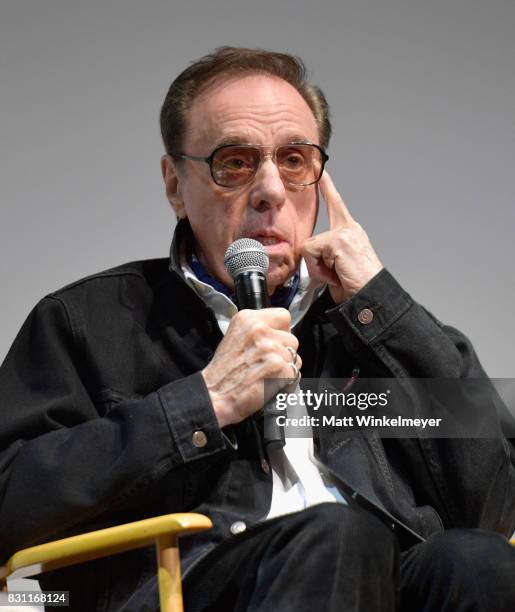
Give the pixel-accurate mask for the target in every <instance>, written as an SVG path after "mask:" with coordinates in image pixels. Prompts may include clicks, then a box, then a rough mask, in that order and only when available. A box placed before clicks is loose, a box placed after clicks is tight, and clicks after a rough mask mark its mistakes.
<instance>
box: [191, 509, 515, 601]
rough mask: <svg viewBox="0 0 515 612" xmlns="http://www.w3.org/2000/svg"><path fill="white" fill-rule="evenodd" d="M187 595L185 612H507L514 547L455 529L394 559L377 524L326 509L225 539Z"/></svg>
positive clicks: (362, 515)
mask: <svg viewBox="0 0 515 612" xmlns="http://www.w3.org/2000/svg"><path fill="white" fill-rule="evenodd" d="M183 589H184V599H185V610H186V612H201V611H202V612H244V611H245V612H257V611H259V612H290V611H291V612H304V611H306V612H313V611H320V612H322V611H323V612H337V611H338V612H357V611H358V610H359V611H363V612H393V611H399V612H461V611H463V612H465V611H467V612H473V611H482V612H504V611H506V612H513V611H514V610H515V547H513V548H512V547H511V546H510V545H509V544H508V542H507V541H506V540H505V539H504V538H503V537H502V536H500V535H499V534H495V533H492V532H488V531H483V530H479V529H453V530H449V531H446V532H443V533H439V534H435V535H433V536H432V537H431V538H429V539H428V541H427V542H425V543H423V544H419V545H417V546H414V547H413V548H411V549H409V550H408V551H406V552H403V553H399V549H398V544H397V540H396V538H395V536H394V535H393V534H392V532H391V531H390V530H389V529H388V528H387V527H386V526H385V525H384V524H383V523H382V522H381V521H380V520H379V519H378V518H376V517H375V516H373V515H371V514H369V513H368V512H366V511H364V510H361V509H356V508H351V507H349V506H343V505H340V504H330V503H326V504H320V505H317V506H312V507H311V508H308V509H307V510H304V511H302V512H296V513H294V514H289V515H286V516H283V517H278V518H276V519H273V520H271V521H267V522H264V523H261V524H259V525H256V526H254V527H252V528H250V529H248V530H247V531H245V532H243V533H241V534H238V535H236V536H233V537H231V538H229V539H228V540H226V541H225V542H224V543H222V544H221V545H220V546H218V547H217V548H216V549H214V550H213V551H211V552H210V553H209V554H208V555H207V556H206V557H204V558H203V559H202V560H201V561H200V562H199V563H198V564H197V565H196V566H194V567H193V568H192V570H191V571H190V572H189V573H188V574H187V576H186V577H185V580H184V583H183Z"/></svg>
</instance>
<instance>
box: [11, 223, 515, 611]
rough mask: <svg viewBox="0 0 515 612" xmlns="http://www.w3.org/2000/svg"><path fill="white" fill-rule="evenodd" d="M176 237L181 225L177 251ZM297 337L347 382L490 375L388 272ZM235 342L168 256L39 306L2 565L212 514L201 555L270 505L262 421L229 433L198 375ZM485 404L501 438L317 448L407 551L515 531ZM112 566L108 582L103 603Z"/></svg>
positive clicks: (19, 371)
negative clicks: (354, 377) (36, 551)
mask: <svg viewBox="0 0 515 612" xmlns="http://www.w3.org/2000/svg"><path fill="white" fill-rule="evenodd" d="M182 231H184V230H183V229H181V224H179V230H178V233H180V232H182ZM177 242H178V238H177V233H176V237H175V238H174V244H175V246H174V247H173V248H175V249H177ZM363 308H369V309H371V310H372V312H373V313H374V317H373V320H372V322H370V323H368V324H361V323H360V322H359V320H358V313H359V312H360V311H361V310H362V309H363ZM295 333H296V334H297V336H298V337H299V340H300V349H299V353H300V355H301V357H302V360H303V368H302V371H303V376H304V377H305V378H315V377H328V378H342V377H348V376H349V375H350V373H351V372H352V370H353V369H354V368H355V367H356V366H358V367H359V368H360V370H361V374H360V376H363V377H419V378H421V377H444V378H460V377H464V378H465V377H474V378H478V377H484V376H485V374H484V371H483V369H482V367H481V365H480V363H479V361H478V359H477V357H476V355H475V352H474V350H473V348H472V346H471V344H470V342H469V341H468V340H467V338H465V337H464V336H463V335H462V334H461V333H460V332H459V331H457V330H456V329H454V328H452V327H448V326H445V325H442V324H441V323H440V322H438V321H437V320H436V319H435V318H434V317H433V316H432V315H431V314H430V313H428V312H427V311H426V310H425V309H424V308H423V307H422V306H420V305H419V304H417V303H416V302H415V301H413V299H412V298H411V297H410V295H408V293H406V292H405V291H404V290H403V289H402V287H401V286H400V285H399V284H398V283H397V281H396V280H395V279H394V278H393V276H392V275H391V274H390V273H389V272H388V271H387V270H383V271H381V272H380V273H379V274H378V275H377V276H376V277H374V278H373V279H372V280H371V281H370V282H369V283H368V284H367V285H366V286H365V287H364V288H363V289H362V290H361V291H360V292H359V293H358V294H357V295H355V296H354V297H353V298H351V299H350V300H349V301H347V302H345V303H344V304H342V305H339V306H337V305H335V304H334V303H333V302H332V301H331V298H330V296H329V294H328V292H325V293H324V294H323V295H322V296H321V297H320V298H319V299H318V300H317V301H316V302H315V303H314V304H313V305H312V307H311V308H310V310H309V312H308V313H307V315H306V316H305V318H304V319H303V320H302V322H301V323H300V325H299V326H298V327H297V329H296V330H295ZM221 337H222V336H221V333H220V330H219V328H218V325H217V322H216V319H215V318H214V315H213V313H212V311H211V310H210V309H208V308H207V307H206V306H205V305H204V303H203V301H202V300H201V299H200V298H199V297H198V296H197V295H196V294H195V292H194V291H193V290H192V289H191V288H190V287H189V286H188V285H187V284H186V282H185V281H184V279H183V278H182V275H181V273H180V271H179V270H177V269H172V270H169V261H168V260H167V259H158V260H148V261H140V262H134V263H130V264H126V265H123V266H120V267H118V268H115V269H112V270H108V271H105V272H101V273H99V274H96V275H93V276H90V277H88V278H86V279H83V280H80V281H78V282H76V283H73V284H71V285H69V286H67V287H65V288H63V289H61V290H59V291H56V292H55V293H52V294H51V295H49V296H47V297H45V298H44V299H43V300H42V301H41V302H40V303H39V304H38V305H37V306H36V307H35V308H34V310H33V311H32V312H31V314H30V316H29V317H28V319H27V321H26V322H25V324H24V325H23V327H22V329H21V331H20V333H19V335H18V337H17V338H16V340H15V342H14V344H13V346H12V348H11V350H10V352H9V354H8V355H7V357H6V359H5V362H4V363H3V365H2V367H1V370H0V408H1V412H0V453H1V454H0V544H1V548H0V550H1V557H2V559H1V560H2V561H3V560H5V559H6V558H7V557H8V556H9V555H10V554H12V553H13V552H14V551H15V550H16V549H19V548H21V547H25V546H29V545H33V544H36V543H40V542H43V541H48V540H52V539H56V538H60V537H64V536H66V535H70V534H74V533H81V532H85V531H89V530H92V529H95V528H100V527H105V526H110V525H114V524H118V523H121V522H125V521H128V520H137V519H140V518H146V517H149V516H154V515H159V514H164V513H169V512H176V511H198V512H203V513H206V514H208V515H209V516H210V517H211V518H212V520H213V522H214V525H215V527H214V529H213V530H210V531H208V532H205V533H203V534H201V535H199V536H191V537H188V538H187V539H184V541H183V544H182V548H183V565H184V567H188V566H189V565H190V564H191V563H192V562H193V561H194V560H195V558H197V557H198V556H199V555H200V554H202V553H203V552H205V551H207V550H209V549H210V548H212V547H213V546H215V545H216V544H217V543H218V542H220V541H221V540H222V539H224V538H226V537H228V536H229V535H230V526H231V524H232V523H233V522H234V521H237V520H238V521H240V520H242V521H244V522H245V523H246V524H247V525H252V524H253V523H255V522H257V521H258V520H260V519H262V518H263V517H264V516H266V514H267V511H268V509H269V505H270V499H271V491H272V475H271V473H269V472H268V473H267V471H265V470H263V466H262V457H260V453H262V452H263V450H262V447H261V446H260V443H259V441H256V439H255V432H254V429H253V428H252V427H250V426H249V423H248V422H247V421H244V422H243V423H240V424H239V425H237V426H234V427H228V428H226V429H225V430H224V431H223V432H222V431H221V430H220V428H219V427H218V424H217V421H216V418H215V415H214V412H213V409H212V406H211V403H210V400H209V395H208V393H207V390H206V387H205V384H204V382H203V378H202V376H201V374H200V370H201V369H202V368H203V367H205V365H206V364H207V363H208V360H209V359H210V357H211V356H212V355H213V352H214V351H215V350H216V347H217V345H218V343H219V342H220V340H221ZM481 408H482V409H484V412H485V415H487V418H488V419H490V420H491V421H492V422H493V423H494V427H496V428H497V430H498V432H499V433H498V436H497V437H496V438H488V439H388V440H381V439H379V438H371V437H361V436H354V437H350V438H349V437H346V438H341V437H338V436H335V437H332V436H331V435H329V434H324V433H323V432H320V436H319V437H318V438H317V439H316V452H317V455H318V457H319V458H320V459H321V460H322V461H323V462H324V463H325V464H326V465H327V466H328V468H329V469H330V470H331V471H332V473H333V476H334V477H335V478H336V479H339V482H340V483H341V484H342V487H344V488H345V487H347V489H346V491H347V493H352V492H355V493H356V495H357V499H358V503H362V504H363V505H364V506H366V507H368V509H370V510H372V511H374V512H376V513H378V514H379V515H380V516H381V517H382V518H383V519H384V520H385V521H386V522H387V523H388V524H389V525H390V526H391V527H392V529H394V530H395V531H396V532H397V533H398V535H399V539H400V542H401V546H402V547H407V546H409V545H411V544H413V543H415V542H416V541H417V539H416V536H414V535H412V533H411V530H412V531H414V532H416V533H417V534H419V535H420V536H422V537H427V536H428V535H429V534H431V533H433V532H435V531H438V530H442V529H447V528H452V527H459V526H461V527H482V528H484V529H490V530H495V531H498V532H501V533H503V534H505V535H509V534H511V532H512V531H513V529H514V527H515V490H514V483H515V477H514V474H515V472H514V469H513V467H512V463H511V460H510V448H509V444H508V442H507V441H506V439H505V438H504V437H503V435H502V433H501V429H500V425H499V422H498V420H497V419H498V417H497V412H496V410H497V398H496V397H494V396H492V398H491V401H489V402H487V405H485V406H484V407H483V406H482V407H481ZM199 430H201V431H203V432H204V433H205V435H206V437H207V444H206V445H205V446H203V447H198V446H196V445H195V444H193V441H192V434H193V432H195V431H199ZM142 554H143V553H142ZM131 555H132V556H131ZM142 558H143V557H142V556H141V555H139V556H138V554H136V553H135V554H133V553H128V554H126V555H125V556H121V557H120V559H119V560H118V564H113V563H111V565H110V568H111V569H110V572H111V574H113V572H114V574H116V571H117V570H116V569H115V570H113V568H116V567H119V568H121V569H120V572H121V574H120V575H123V576H124V580H125V584H126V587H127V589H130V588H135V585H137V584H138V582H140V581H141V580H142V577H141V576H142V575H143V574H142V570H141V568H142V567H143V565H145V563H144V562H143V561H142ZM124 559H125V560H124ZM129 559H131V560H132V561H131V562H130V563H133V567H134V568H135V569H134V582H133V583H131V582H130V576H129V572H128V570H127V568H128V567H129V565H130V563H129ZM135 559H136V561H135ZM101 563H102V562H98V563H97V564H96V565H95V564H88V565H91V566H94V567H99V564H101ZM149 563H150V562H149ZM102 567H103V571H104V570H105V567H106V566H105V565H104V566H102ZM138 568H139V569H138ZM74 572H75V573H74ZM72 579H73V580H79V582H80V581H81V580H82V583H84V581H88V580H90V582H91V581H94V580H96V578H91V577H90V578H88V577H87V576H86V573H85V570H83V571H80V570H69V574H68V580H72ZM115 579H116V576H115V575H113V576H112V581H111V582H110V585H107V586H106V587H105V589H104V591H103V592H104V595H103V596H104V597H106V598H107V599H106V601H107V600H108V599H109V597H111V598H113V597H114V595H112V594H111V595H109V592H110V591H109V589H110V588H114V587H112V585H113V584H114V582H115ZM106 580H107V579H106ZM108 581H109V580H108ZM130 584H132V587H131V586H130ZM90 586H91V584H90ZM97 588H100V587H99V586H98V584H97ZM95 605H97V604H95ZM106 606H108V604H106ZM98 609H100V607H98ZM106 609H107V608H106Z"/></svg>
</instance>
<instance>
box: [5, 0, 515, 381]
mask: <svg viewBox="0 0 515 612" xmlns="http://www.w3.org/2000/svg"><path fill="white" fill-rule="evenodd" d="M514 31H515V2H513V1H512V0H489V1H488V2H486V1H485V0H482V1H479V0H432V1H431V2H427V1H426V2H424V1H423V0H374V1H369V0H351V1H346V0H331V1H327V2H322V3H321V4H319V3H314V2H306V1H293V0H282V1H281V2H276V1H272V0H259V2H258V1H257V0H256V1H254V2H249V1H247V2H240V1H236V0H210V1H209V2H198V1H197V0H189V1H188V2H166V1H165V0H160V1H155V0H147V1H146V2H141V1H140V2H135V1H134V0H123V1H122V0H111V1H110V0H106V1H102V2H100V1H94V0H89V1H88V2H78V1H75V2H74V1H71V0H44V1H41V0H10V1H7V2H4V3H2V7H1V9H0V134H1V138H0V190H1V191H0V193H1V209H0V282H1V294H0V295H1V300H0V321H1V325H0V359H1V358H3V356H4V355H5V353H6V352H7V350H8V347H9V345H10V343H11V342H12V340H13V338H14V336H15V334H16V331H17V329H18V328H19V327H20V325H21V323H22V322H23V320H24V319H25V317H26V315H27V314H28V312H29V310H30V308H31V307H32V306H33V305H34V304H35V302H36V301H37V300H38V299H39V298H41V297H42V296H43V295H44V294H46V293H48V292H50V291H52V290H54V289H57V288H58V287H60V286H62V285H64V284H66V283H68V282H70V281H72V280H74V279H76V278H78V277H81V276H84V275H87V274H89V273H92V272H95V271H97V270H99V269H103V268H108V267H111V266H114V265H117V264H119V263H122V262H124V261H127V260H131V259H140V258H150V257H162V256H166V254H167V251H168V245H169V241H170V238H171V233H172V226H173V223H174V219H173V215H172V214H171V211H170V210H169V207H168V204H167V202H166V200H165V198H164V193H163V188H162V185H161V176H160V170H159V157H160V155H161V153H162V146H161V142H160V137H159V130H158V112H159V108H160V105H161V103H162V100H163V98H164V95H165V93H166V90H167V88H168V86H169V84H170V82H171V81H172V80H173V78H174V77H175V76H176V75H177V74H178V72H179V71H180V70H182V69H183V68H184V67H185V66H186V65H187V64H188V62H189V61H191V60H193V59H195V58H197V57H199V56H200V55H202V54H204V53H206V52H208V51H210V50H211V49H213V48H214V47H217V46H219V45H222V44H236V45H247V46H262V47H268V48H273V49H276V50H285V51H290V52H293V53H297V54H299V55H301V57H302V58H303V59H304V60H305V62H306V63H307V65H308V67H309V68H310V69H311V71H312V73H313V76H314V80H315V82H317V83H318V84H319V85H321V86H322V88H323V89H324V90H325V92H326V94H327V96H328V98H329V101H330V103H331V105H332V118H333V124H334V137H333V140H332V143H331V147H330V150H329V153H330V156H331V160H330V162H329V166H328V167H329V169H330V171H331V174H332V176H333V178H334V180H335V182H336V184H337V186H338V187H339V189H340V190H341V193H342V195H343V196H344V197H345V199H346V201H347V204H348V206H349V208H350V210H351V212H352V213H353V214H354V216H355V217H356V218H357V219H358V221H359V222H360V223H361V224H362V225H363V226H364V227H365V228H366V229H367V231H368V232H369V235H370V237H371V239H372V241H373V243H374V245H375V246H376V249H377V251H378V253H379V255H380V257H381V258H382V260H383V261H384V263H385V265H386V266H387V267H388V268H389V269H390V271H391V272H392V273H393V274H394V275H395V276H396V277H397V278H398V280H399V281H400V282H401V283H402V284H403V285H404V286H405V288H406V289H407V290H408V291H409V292H410V293H411V294H412V295H413V296H414V297H415V299H417V300H418V301H420V302H422V303H423V304H424V305H425V306H426V307H428V308H429V309H430V310H432V311H433V312H434V313H435V314H436V316H438V317H439V318H440V319H442V320H444V321H446V322H448V323H451V324H454V325H455V326H457V327H459V328H460V329H462V330H463V331H464V332H465V333H467V335H469V337H470V338H471V339H472V341H473V342H474V344H475V346H476V348H477V351H478V353H479V355H480V357H481V359H482V361H483V364H484V365H485V368H486V369H487V371H488V372H489V374H490V375H491V376H497V377H511V376H513V375H514V374H515V364H514V359H513V357H512V347H513V346H514V345H515V330H514V324H513V322H512V318H513V316H514V307H513V304H514V298H515V283H514V274H513V262H514V259H515V258H514V254H515V247H514V227H515V223H514V221H515V205H514V200H515V198H514V193H515V180H514V174H515V163H514V162H515V69H514V66H515V36H514Z"/></svg>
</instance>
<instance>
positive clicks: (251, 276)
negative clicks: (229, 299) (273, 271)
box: [234, 270, 270, 310]
mask: <svg viewBox="0 0 515 612" xmlns="http://www.w3.org/2000/svg"><path fill="white" fill-rule="evenodd" d="M234 286H235V289H236V299H237V300H238V310H243V309H244V308H250V309H251V310H261V308H268V307H269V306H270V298H269V297H268V289H267V286H266V275H265V274H263V272H259V271H258V270H247V271H245V272H241V273H240V274H238V276H237V277H236V279H235V281H234Z"/></svg>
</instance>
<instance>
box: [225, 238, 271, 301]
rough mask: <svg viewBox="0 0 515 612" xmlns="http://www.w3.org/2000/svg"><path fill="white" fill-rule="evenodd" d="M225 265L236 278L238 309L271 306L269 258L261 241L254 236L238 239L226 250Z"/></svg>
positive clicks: (233, 277)
mask: <svg viewBox="0 0 515 612" xmlns="http://www.w3.org/2000/svg"><path fill="white" fill-rule="evenodd" d="M224 265H225V268H226V269H227V271H228V272H229V274H230V275H231V277H232V279H233V280H234V288H235V290H236V299H237V302H238V310H243V309H244V308H250V309H251V310H260V309H261V308H268V307H269V306H270V298H269V297H268V287H267V285H266V273H267V272H268V265H269V259H268V253H267V252H266V251H265V249H264V247H263V245H262V244H261V243H260V242H258V241H257V240H253V239H252V238H240V239H239V240H236V242H233V243H232V244H231V245H230V246H229V248H228V249H227V251H226V252H225V256H224Z"/></svg>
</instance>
